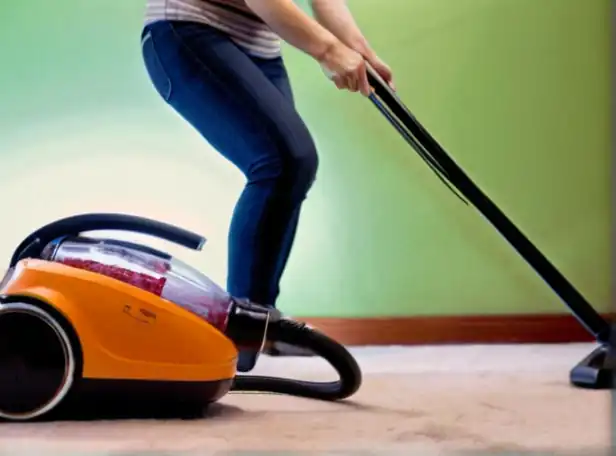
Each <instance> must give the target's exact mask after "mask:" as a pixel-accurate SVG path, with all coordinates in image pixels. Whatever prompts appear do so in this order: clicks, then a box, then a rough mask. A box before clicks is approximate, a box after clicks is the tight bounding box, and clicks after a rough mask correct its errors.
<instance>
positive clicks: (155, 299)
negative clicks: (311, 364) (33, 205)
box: [0, 214, 361, 421]
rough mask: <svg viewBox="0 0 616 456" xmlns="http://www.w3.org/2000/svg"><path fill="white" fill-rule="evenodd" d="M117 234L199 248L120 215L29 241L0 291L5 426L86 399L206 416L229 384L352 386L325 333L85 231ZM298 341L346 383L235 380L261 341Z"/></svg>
mask: <svg viewBox="0 0 616 456" xmlns="http://www.w3.org/2000/svg"><path fill="white" fill-rule="evenodd" d="M114 229H125V230H129V231H136V232H140V233H144V234H151V235H154V236H158V237H161V238H163V239H167V240H170V241H172V242H177V243H179V244H182V245H184V246H187V247H190V248H193V249H200V248H201V246H202V245H203V244H204V242H205V239H204V238H202V237H200V236H198V235H196V234H193V233H190V232H186V231H184V230H181V229H180V228H177V227H174V226H171V225H166V224H163V223H160V222H156V221H152V220H148V219H143V218H139V217H134V216H125V215H118V214H88V215H82V216H75V217H69V218H67V219H62V220H60V221H57V222H53V223H51V224H49V225H47V226H45V227H43V228H41V229H40V230H38V231H37V232H35V233H33V234H31V235H30V236H28V237H27V238H26V239H25V240H24V241H23V242H22V243H21V244H20V246H19V247H18V248H17V250H16V251H15V254H14V255H13V258H12V260H11V264H10V268H9V270H8V272H7V274H6V275H5V277H4V279H3V281H2V283H1V284H0V382H1V384H2V385H3V388H2V389H1V390H0V418H4V419H8V420H21V421H24V420H31V419H35V418H38V417H42V416H46V415H48V414H50V413H51V412H53V411H54V410H57V409H62V406H71V405H74V404H78V403H82V402H84V401H86V402H87V401H88V400H89V401H90V402H92V399H93V398H94V399H95V401H94V404H98V405H94V406H95V407H96V406H103V405H105V406H108V405H110V404H109V403H110V402H114V403H116V404H117V403H119V404H120V407H122V406H123V405H126V406H128V404H129V403H130V404H137V403H139V402H141V403H143V402H146V403H147V402H150V403H155V404H156V405H157V406H160V407H162V406H163V404H170V403H173V404H177V405H179V404H186V405H190V407H192V408H201V409H202V408H203V406H204V405H206V404H208V403H211V402H214V401H217V400H218V399H220V398H221V397H223V396H224V395H225V394H226V393H228V392H229V391H230V390H231V389H232V388H234V389H236V390H237V389H243V390H256V391H273V392H280V393H287V394H294V395H300V396H307V397H314V398H321V399H329V400H332V399H334V400H335V399H341V398H343V397H347V396H348V395H350V394H353V393H354V392H355V391H356V390H357V388H358V387H359V384H360V378H361V376H360V375H359V368H358V367H357V365H356V363H355V362H354V360H353V359H352V357H350V355H348V353H347V352H346V350H345V349H344V348H343V347H341V346H339V345H338V344H337V343H335V342H333V341H331V340H330V339H328V338H327V337H326V336H323V335H318V334H317V333H316V332H315V331H314V330H313V329H311V328H307V327H305V326H304V325H301V324H299V323H296V322H292V321H290V320H289V321H282V320H281V317H280V314H279V313H278V312H277V311H276V310H274V309H271V308H267V307H263V306H259V305H257V304H254V303H250V302H247V301H243V300H239V299H236V298H234V297H232V296H231V295H229V294H228V293H227V292H226V291H225V290H223V289H222V288H220V287H219V286H218V285H216V284H215V283H214V282H213V281H211V280H210V279H209V278H208V277H207V276H206V275H204V274H202V273H200V272H199V271H197V270H195V269H194V268H192V267H191V266H189V265H187V264H185V263H183V262H182V261H179V260H178V259H176V258H173V257H172V256H170V255H168V254H166V253H164V252H161V251H158V250H155V249H152V248H150V247H147V246H144V245H140V244H136V243H131V242H126V241H119V240H114V239H101V238H93V237H86V236H83V235H82V234H80V232H81V231H88V230H114ZM268 334H269V336H268ZM268 337H269V339H268ZM302 337H303V338H304V339H305V340H307V341H308V343H309V342H310V341H311V340H314V341H316V345H315V347H316V350H317V352H318V351H319V346H321V347H322V351H323V353H321V355H322V356H325V357H326V358H328V357H329V358H330V359H329V360H330V362H332V363H336V362H338V363H340V362H341V360H343V359H344V360H345V361H342V371H343V372H342V373H341V376H342V375H346V377H347V380H349V379H350V380H351V383H350V384H349V383H348V381H346V382H345V381H344V379H343V381H342V382H334V384H323V385H324V386H323V385H321V387H320V388H319V384H316V383H310V382H308V383H307V382H297V381H293V380H286V379H275V378H269V377H256V376H240V377H238V376H236V363H237V357H238V353H239V352H238V350H239V349H243V348H250V349H256V350H262V349H263V347H264V345H265V343H266V342H267V341H268V340H270V341H274V340H278V339H282V340H284V339H285V338H286V342H291V343H293V342H294V340H295V341H299V343H300V345H301V339H302ZM319 343H320V344H321V345H319ZM332 350H333V351H332ZM340 350H342V351H343V352H340ZM336 352H339V353H336ZM328 353H329V354H328ZM332 357H333V358H332ZM336 357H337V358H336ZM336 360H337V361H336ZM349 360H351V362H350V364H349ZM345 366H346V367H345ZM334 367H336V366H334ZM336 369H337V370H338V371H339V372H340V366H339V367H336ZM349 375H350V377H349ZM345 384H346V386H345ZM341 386H344V388H342V389H341ZM343 390H344V391H343Z"/></svg>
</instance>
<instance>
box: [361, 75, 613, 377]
mask: <svg viewBox="0 0 616 456" xmlns="http://www.w3.org/2000/svg"><path fill="white" fill-rule="evenodd" d="M368 80H369V82H370V84H371V86H372V87H373V89H374V91H373V93H372V94H371V95H370V100H371V101H372V103H373V104H374V106H376V108H377V109H378V110H379V112H380V113H381V114H383V116H384V117H385V118H386V119H387V120H388V121H389V123H390V124H391V125H392V126H393V127H394V128H395V129H396V130H397V131H398V133H400V135H401V136H402V137H403V138H404V140H405V141H406V142H407V143H408V144H409V145H410V146H411V147H412V149H413V150H414V151H415V152H416V153H417V154H418V155H419V156H420V157H421V158H422V159H423V160H424V161H425V162H426V163H427V165H428V166H429V167H430V168H431V169H432V171H434V173H435V174H436V176H437V177H438V178H439V179H440V180H441V182H442V183H443V184H445V185H446V186H447V187H448V188H449V189H450V190H451V191H452V192H453V193H454V194H455V195H456V196H457V197H458V198H459V199H460V200H461V201H462V202H463V203H464V204H466V205H468V204H469V202H470V203H471V204H472V205H473V206H474V207H475V208H476V209H477V210H478V211H479V212H480V213H481V214H482V215H483V216H484V217H485V219H487V220H488V221H489V222H490V223H491V224H492V226H493V227H494V228H496V230H497V231H498V232H499V233H500V234H501V235H502V236H503V237H504V238H505V240H507V241H508V242H509V244H510V245H511V246H512V247H513V248H514V249H515V250H516V251H517V252H518V253H519V254H520V256H521V257H522V258H523V259H524V260H526V262H527V263H528V264H529V265H530V266H531V267H532V268H533V269H534V270H535V272H536V273H537V274H538V275H539V276H540V277H541V278H542V279H543V280H544V281H545V282H546V283H547V285H549V286H550V287H551V288H552V290H553V291H554V292H555V293H556V294H557V295H558V296H559V297H560V298H561V300H562V301H563V302H564V304H565V305H566V306H567V307H568V308H569V310H570V311H571V312H572V313H573V315H574V316H575V317H576V319H577V320H578V321H579V323H580V324H581V325H582V326H583V327H584V328H585V329H586V330H587V331H588V332H589V333H590V334H591V335H592V336H593V337H594V338H595V340H596V341H597V342H598V347H597V348H596V349H595V350H594V351H593V352H592V353H590V354H589V355H588V356H587V357H586V358H585V359H583V360H582V361H581V362H580V363H579V364H577V365H576V366H575V367H574V368H573V369H572V370H571V372H570V376H569V380H570V383H571V384H572V385H574V386H577V387H580V388H589V389H611V388H612V387H613V385H614V372H615V370H614V367H615V366H614V363H615V359H614V356H613V354H612V353H611V351H610V347H611V344H612V343H613V342H614V341H616V339H615V338H616V331H613V330H612V325H611V323H610V322H608V321H607V320H606V319H605V318H603V317H602V316H601V315H600V314H599V313H598V312H597V311H596V310H595V309H594V308H593V307H592V305H591V304H590V303H589V302H588V301H587V300H586V299H585V298H584V297H583V296H582V294H581V293H580V292H579V291H578V290H577V289H576V288H575V287H574V286H573V285H572V284H571V282H569V281H568V280H567V278H566V277H565V276H563V274H562V273H561V272H560V271H559V270H558V269H557V268H556V267H555V266H554V265H553V264H552V263H551V262H550V261H549V260H548V259H547V258H546V257H545V255H543V253H542V252H541V251H540V250H539V249H538V248H537V247H536V246H535V245H534V244H533V243H532V242H531V241H530V240H529V239H528V238H527V237H526V236H525V235H524V234H523V233H522V232H521V231H520V230H519V229H518V227H517V226H515V225H514V223H513V222H512V221H511V220H510V219H509V218H508V217H507V216H506V215H505V214H504V213H503V211H502V210H501V209H500V208H499V207H498V206H497V205H496V204H495V203H494V202H493V201H492V200H491V199H490V198H489V197H488V196H487V195H486V194H485V193H484V192H483V191H482V190H481V189H480V188H479V187H478V186H477V185H476V184H475V183H474V182H473V181H472V180H471V179H470V177H469V176H468V175H467V174H466V173H465V172H464V170H463V169H462V168H461V167H460V166H459V165H458V164H457V163H456V162H455V161H454V160H453V159H452V158H451V156H450V155H449V154H448V153H447V152H446V151H445V150H444V148H443V147H442V146H441V145H440V144H439V143H438V141H437V140H436V139H435V138H434V137H433V136H432V135H431V134H430V133H429V132H428V131H427V130H426V128H425V127H424V126H423V125H422V124H421V123H420V122H419V121H418V120H417V118H416V117H415V116H414V115H413V113H412V112H411V111H410V110H409V109H408V107H407V106H406V105H405V104H404V103H403V102H402V100H401V99H400V98H399V96H398V95H397V94H396V92H394V91H393V90H392V89H391V88H390V87H389V85H388V84H386V83H385V81H383V79H382V78H381V77H380V76H379V74H378V73H377V72H376V71H375V70H374V68H372V67H370V66H369V65H368Z"/></svg>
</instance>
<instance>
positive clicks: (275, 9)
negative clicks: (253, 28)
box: [246, 0, 370, 95]
mask: <svg viewBox="0 0 616 456" xmlns="http://www.w3.org/2000/svg"><path fill="white" fill-rule="evenodd" d="M246 4H247V5H248V7H249V8H250V9H251V10H252V11H253V12H254V13H255V14H256V15H257V16H259V17H260V18H261V19H263V21H265V23H267V24H268V25H269V26H270V28H271V29H272V30H273V31H274V32H276V33H277V34H278V35H279V36H280V37H281V38H282V39H283V40H285V41H286V42H288V43H289V44H290V45H291V46H294V47H296V48H298V49H300V50H302V51H304V52H306V53H307V54H309V55H311V56H312V57H313V58H314V59H315V60H317V61H318V62H319V63H320V64H321V66H322V67H323V68H324V69H325V70H326V72H327V73H328V74H329V75H330V78H331V79H332V80H333V81H334V83H335V84H336V86H337V87H338V88H340V89H348V90H350V91H352V92H356V91H358V90H359V91H360V92H362V93H363V94H364V95H369V94H370V85H369V84H368V77H367V74H366V66H365V62H364V58H363V57H362V55H361V54H360V53H359V52H358V51H356V50H354V49H352V48H350V47H349V46H347V45H345V44H344V43H343V42H342V41H341V40H340V38H338V37H336V36H335V34H334V33H332V32H331V31H329V30H327V28H326V27H324V26H322V25H321V24H319V22H318V21H315V20H314V19H313V18H312V17H310V16H309V15H308V14H306V13H305V12H304V11H303V10H302V9H301V8H300V7H299V6H297V5H296V4H295V3H294V1H293V0H246Z"/></svg>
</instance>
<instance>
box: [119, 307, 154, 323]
mask: <svg viewBox="0 0 616 456" xmlns="http://www.w3.org/2000/svg"><path fill="white" fill-rule="evenodd" d="M122 312H123V313H125V314H126V315H128V316H129V317H132V318H134V319H135V320H137V321H139V322H141V323H154V322H155V321H156V314H155V313H154V312H152V311H150V310H148V309H143V308H141V307H139V308H138V309H137V310H135V309H134V308H133V306H131V305H129V304H127V305H125V306H124V309H123V310H122Z"/></svg>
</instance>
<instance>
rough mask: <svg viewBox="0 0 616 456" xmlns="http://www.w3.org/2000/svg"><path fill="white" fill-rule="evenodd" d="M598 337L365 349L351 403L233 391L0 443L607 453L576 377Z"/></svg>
mask: <svg viewBox="0 0 616 456" xmlns="http://www.w3.org/2000/svg"><path fill="white" fill-rule="evenodd" d="M592 348H593V347H592V346H591V345H586V344H574V345H559V346H536V345H535V346H530V345H526V346H462V347H413V348H398V347H391V348H362V349H356V350H353V351H354V353H356V355H357V357H358V360H359V361H360V364H361V365H362V367H363V370H364V375H365V379H364V385H363V387H362V389H361V390H360V392H359V393H358V394H357V395H356V396H355V397H354V398H353V402H352V403H350V404H329V403H319V402H315V401H310V400H304V399H295V398H288V397H281V396H267V395H254V394H232V395H229V396H227V397H226V398H224V399H223V400H222V402H221V403H219V404H216V405H215V406H214V407H212V408H211V410H209V412H208V414H207V416H206V417H204V418H203V419H200V420H195V421H181V420H171V421H137V420H135V421H106V422H79V423H73V422H58V423H43V424H29V425H28V424H2V425H0V450H3V452H7V454H8V453H9V451H10V454H11V455H17V454H24V453H26V452H27V453H28V454H33V455H34V454H41V455H42V454H50V453H56V452H57V453H60V452H62V453H63V454H67V452H71V453H73V454H77V453H80V454H88V455H94V454H105V453H108V452H131V454H134V453H132V452H133V451H138V450H147V451H156V452H162V451H165V452H175V451H178V452H180V451H187V452H190V453H192V454H195V455H196V454H199V455H207V454H213V453H219V454H220V453H222V454H232V453H233V450H257V451H258V450H281V451H283V453H280V454H288V453H287V451H293V450H304V451H306V452H307V453H302V454H325V453H326V452H328V451H331V452H336V453H337V454H339V455H343V454H351V453H352V452H353V450H358V451H361V454H370V452H374V453H375V454H376V453H377V452H378V453H379V454H385V452H387V451H388V450H389V451H393V452H395V453H397V454H411V452H413V453H414V454H422V455H426V456H429V455H433V454H441V455H449V454H457V453H459V452H466V451H468V450H490V451H496V452H498V451H502V452H507V451H509V452H510V453H509V454H520V453H522V452H525V451H529V450H543V451H549V450H560V451H567V452H571V454H580V455H582V454H584V455H589V456H590V455H591V454H608V453H607V450H606V449H607V447H608V445H609V443H610V428H611V416H610V393H609V392H597V391H585V390H578V389H574V388H573V387H571V386H569V384H568V371H569V369H570V367H571V366H573V365H574V364H575V363H576V362H578V361H579V360H580V359H582V358H583V357H584V356H585V355H586V354H587V353H588V352H589V351H590V350H591V349H592ZM258 371H259V372H260V373H269V374H271V373H279V374H284V375H287V376H290V375H294V376H296V377H301V378H305V379H307V378H322V379H325V380H329V379H331V378H332V376H333V371H331V370H330V368H329V367H327V366H326V365H325V364H324V362H323V361H321V360H317V359H308V358H294V359H280V358H278V359H272V358H267V357H264V358H262V359H261V361H260V365H259V367H258ZM285 450H286V451H285Z"/></svg>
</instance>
